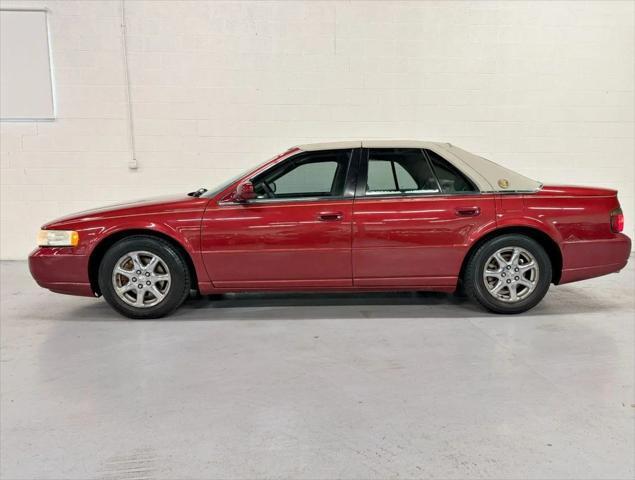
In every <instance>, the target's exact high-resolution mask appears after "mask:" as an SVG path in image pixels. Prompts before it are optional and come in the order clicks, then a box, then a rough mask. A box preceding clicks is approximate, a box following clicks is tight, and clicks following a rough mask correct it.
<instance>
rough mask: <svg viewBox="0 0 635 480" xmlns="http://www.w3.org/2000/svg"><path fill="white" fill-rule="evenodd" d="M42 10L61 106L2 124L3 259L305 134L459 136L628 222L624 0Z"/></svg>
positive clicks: (629, 119)
mask: <svg viewBox="0 0 635 480" xmlns="http://www.w3.org/2000/svg"><path fill="white" fill-rule="evenodd" d="M2 6H3V7H12V6H21V7H25V6H46V7H48V8H49V10H50V17H49V20H50V27H51V43H52V52H53V62H54V74H55V92H56V99H57V109H58V119H57V120H55V121H54V122H39V123H35V122H31V123H27V122H25V123H7V122H2V123H1V124H0V129H1V130H0V133H1V142H0V144H1V165H0V166H1V180H2V188H1V194H2V197H1V204H2V209H1V217H2V222H1V233H2V235H1V245H0V248H1V252H0V255H1V257H2V258H4V259H17V258H24V257H25V256H26V255H27V254H28V252H29V251H30V250H31V249H32V248H33V246H34V239H35V233H36V231H37V229H38V228H39V227H40V225H41V224H42V223H43V222H45V221H47V220H50V219H53V218H55V217H56V216H59V215H62V214H65V213H69V212H72V211H76V210H82V209H86V208H90V207H95V206H100V205H104V204H108V203H114V202H119V201H123V200H130V199H135V198H141V197H145V196H151V195H159V194H165V193H176V192H187V191H190V190H193V189H196V188H198V187H200V186H204V185H208V186H209V185H214V184H216V183H218V182H220V181H222V180H224V179H226V178H227V177H229V176H232V175H235V174H237V173H238V172H239V171H240V170H241V169H244V168H246V167H248V166H250V165H253V164H255V163H258V162H260V161H262V160H265V159H266V158H268V157H271V156H272V155H274V154H275V153H277V152H279V151H281V150H283V149H285V148H286V147H288V146H290V145H294V144H297V143H304V142H311V141H322V140H330V139H341V138H359V137H371V138H373V137H374V138H382V137H383V138H395V137H396V138H416V139H425V140H440V141H449V142H452V143H455V144H457V145H459V146H461V147H463V148H466V149H468V150H471V151H473V152H476V153H479V154H481V155H484V156H487V157H489V158H491V159H492V160H494V161H496V162H499V163H502V164H504V165H506V166H508V167H510V168H512V169H515V170H518V171H519V172H522V173H525V174H526V175H529V176H531V177H534V178H536V179H539V180H541V181H544V182H549V183H570V184H587V185H598V186H607V187H612V188H616V189H619V191H620V200H621V202H622V204H623V207H624V211H625V213H626V222H627V226H626V230H627V233H628V234H629V235H631V236H632V234H633V225H634V223H633V218H634V216H635V209H634V208H633V206H634V199H633V183H634V171H633V165H634V153H635V152H634V125H633V121H634V98H633V90H634V82H635V80H634V63H633V58H634V54H635V52H634V43H635V42H634V25H633V24H634V22H633V19H634V4H633V3H632V2H626V1H625V2H610V1H597V2H570V1H563V2H516V1H514V2H509V1H500V2H485V1H483V2H481V1H478V2H446V1H439V2H432V1H426V2H405V3H400V2H392V1H390V2H389V1H385V2H380V1H377V2H368V3H363V2H318V1H304V2H228V3H224V2H204V1H193V2H189V1H167V0H165V1H156V2H150V1H148V2H146V1H139V0H134V1H130V0H128V1H127V2H126V9H127V25H128V34H129V37H128V48H129V65H130V81H131V84H132V108H133V112H134V116H135V121H136V123H135V129H136V144H137V148H138V154H137V157H138V161H139V169H138V170H137V171H132V170H129V169H128V161H129V160H130V150H129V147H128V137H127V135H128V124H127V105H126V95H125V92H126V90H125V84H124V69H123V61H122V50H121V49H122V41H121V29H120V23H121V19H120V2H119V1H97V0H93V1H90V2H88V1H86V2H77V1H46V2H40V1H25V2H10V1H4V0H3V1H2Z"/></svg>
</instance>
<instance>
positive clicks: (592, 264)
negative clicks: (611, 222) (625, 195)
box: [558, 233, 631, 285]
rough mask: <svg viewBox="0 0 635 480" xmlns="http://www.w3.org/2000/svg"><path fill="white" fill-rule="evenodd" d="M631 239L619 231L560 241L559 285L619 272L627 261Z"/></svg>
mask: <svg viewBox="0 0 635 480" xmlns="http://www.w3.org/2000/svg"><path fill="white" fill-rule="evenodd" d="M630 254H631V239H630V238H628V237H627V236H626V235H624V234H622V233H617V234H615V236H614V237H613V238H610V239H601V240H585V241H574V242H565V243H563V244H562V263H563V266H562V275H561V277H560V281H559V282H558V284H559V285H562V284H563V283H570V282H577V281H578V280H586V279H587V278H593V277H599V276H601V275H606V274H608V273H615V272H619V271H620V270H621V269H622V268H624V267H625V266H626V264H627V263H628V258H629V256H630Z"/></svg>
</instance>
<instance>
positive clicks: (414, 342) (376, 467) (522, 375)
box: [0, 262, 635, 480]
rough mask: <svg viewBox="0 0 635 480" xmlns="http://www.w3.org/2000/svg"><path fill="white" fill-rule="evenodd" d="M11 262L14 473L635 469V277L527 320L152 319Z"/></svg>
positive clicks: (400, 297)
mask: <svg viewBox="0 0 635 480" xmlns="http://www.w3.org/2000/svg"><path fill="white" fill-rule="evenodd" d="M631 265H632V263H631ZM1 268H2V276H1V280H2V284H1V285H2V304H1V332H0V333H1V340H2V344H1V345H2V355H1V370H0V373H1V377H0V380H1V393H2V397H1V411H0V413H1V424H0V426H1V438H0V440H1V447H0V448H1V450H0V453H1V458H0V460H1V471H0V473H1V476H2V478H4V479H10V478H38V479H44V478H81V479H87V478H101V479H128V480H130V479H142V478H143V479H151V478H171V479H177V478H178V479H184V478H223V479H225V478H347V479H352V478H374V479H379V478H382V479H383V478H433V477H434V478H589V479H590V478H594V479H596V478H632V477H633V475H634V458H633V452H634V447H635V445H634V434H635V432H634V421H633V420H634V413H635V408H634V405H633V403H635V400H634V399H633V377H634V358H633V348H634V347H633V346H634V317H633V313H634V311H635V308H634V296H633V280H634V278H633V277H634V276H633V268H632V267H629V268H628V269H627V270H625V271H623V272H622V273H620V274H618V275H610V276H607V277H603V278H599V279H595V280H591V281H587V282H582V283H578V284H573V285H567V286H562V287H557V288H552V290H551V291H550V293H549V294H548V295H547V297H546V299H545V300H544V301H543V303H542V304H541V305H540V306H538V307H537V308H536V309H534V310H533V311H532V312H530V313H529V314H525V315H520V316H497V315H490V314H487V313H484V312H482V311H480V310H478V309H477V308H476V307H474V306H473V305H472V304H470V303H469V302H467V301H465V300H461V299H457V298H454V297H451V296H446V295H437V294H426V295H416V294H364V295H348V294H346V295H290V296H288V295H268V296H257V295H247V296H230V297H228V298H226V299H224V300H220V301H209V300H208V299H202V300H193V301H189V302H188V303H187V304H186V305H185V307H184V308H182V309H181V310H180V311H179V312H177V314H176V315H174V316H172V317H170V318H167V319H163V320H158V321H131V320H128V319H125V318H122V317H120V316H118V315H116V314H115V313H114V312H113V311H111V310H110V308H109V307H108V306H107V305H106V303H105V302H104V301H103V300H96V299H90V298H75V297H67V296H62V295H55V294H53V293H50V292H48V291H46V290H42V289H40V288H38V287H37V286H36V285H35V284H34V283H33V281H32V280H31V278H30V276H29V275H28V272H27V268H26V264H25V263H23V262H5V263H2V265H1Z"/></svg>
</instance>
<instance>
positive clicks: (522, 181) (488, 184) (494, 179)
mask: <svg viewBox="0 0 635 480" xmlns="http://www.w3.org/2000/svg"><path fill="white" fill-rule="evenodd" d="M360 147H364V148H425V149H428V150H432V151H433V152H435V153H437V154H439V155H441V156H442V157H443V158H445V159H446V160H447V161H448V162H450V163H451V164H452V165H454V166H455V167H456V168H458V169H459V170H460V171H461V172H463V173H464V174H465V175H467V176H468V177H469V178H470V179H471V180H472V181H473V182H474V183H475V184H476V186H477V187H478V189H479V190H480V191H482V192H535V191H537V190H539V189H540V188H541V187H542V184H541V183H540V182H538V181H536V180H532V179H531V178H528V177H525V176H524V175H521V174H520V173H516V172H514V171H513V170H510V169H508V168H505V167H503V166H501V165H498V164H497V163H494V162H492V161H490V160H487V159H485V158H483V157H479V156H478V155H475V154H473V153H470V152H467V151H465V150H463V149H461V148H459V147H456V146H454V145H452V144H450V143H441V142H423V141H421V140H351V141H340V142H325V143H309V144H306V145H298V148H299V149H300V150H304V151H317V150H338V149H348V148H360Z"/></svg>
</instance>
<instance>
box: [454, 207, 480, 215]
mask: <svg viewBox="0 0 635 480" xmlns="http://www.w3.org/2000/svg"><path fill="white" fill-rule="evenodd" d="M454 211H455V212H456V214H457V215H458V216H459V217H476V216H477V215H480V214H481V209H480V208H479V207H457V208H456V209H455V210H454Z"/></svg>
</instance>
